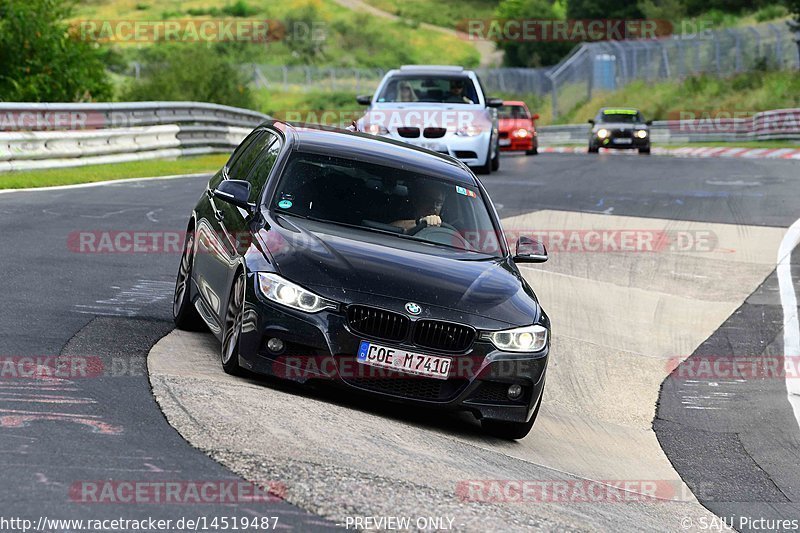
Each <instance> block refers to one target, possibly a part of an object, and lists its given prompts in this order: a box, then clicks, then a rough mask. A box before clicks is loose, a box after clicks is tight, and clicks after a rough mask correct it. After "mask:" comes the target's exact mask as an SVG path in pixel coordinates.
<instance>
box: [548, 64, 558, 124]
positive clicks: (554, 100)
mask: <svg viewBox="0 0 800 533" xmlns="http://www.w3.org/2000/svg"><path fill="white" fill-rule="evenodd" d="M547 78H548V79H549V80H550V95H551V98H550V105H551V107H552V114H553V119H554V120H555V119H556V118H557V117H558V84H556V80H555V78H554V77H551V76H550V73H548V74H547Z"/></svg>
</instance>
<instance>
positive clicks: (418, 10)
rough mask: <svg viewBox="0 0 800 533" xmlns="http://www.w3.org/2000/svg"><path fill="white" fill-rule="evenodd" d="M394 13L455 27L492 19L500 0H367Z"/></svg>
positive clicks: (451, 27) (418, 20)
mask: <svg viewBox="0 0 800 533" xmlns="http://www.w3.org/2000/svg"><path fill="white" fill-rule="evenodd" d="M367 3H369V4H371V5H373V6H375V7H377V8H378V9H382V10H383V11H388V12H389V13H392V14H393V15H397V16H398V17H402V18H404V19H408V20H413V21H415V22H427V23H429V24H433V25H435V26H442V27H445V28H450V29H454V28H456V26H458V25H461V23H463V21H465V20H467V19H481V20H485V19H490V18H492V17H493V14H494V10H495V8H496V7H497V5H498V4H499V3H500V0H437V1H435V2H432V1H431V0H367Z"/></svg>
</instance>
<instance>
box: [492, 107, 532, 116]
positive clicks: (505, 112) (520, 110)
mask: <svg viewBox="0 0 800 533" xmlns="http://www.w3.org/2000/svg"><path fill="white" fill-rule="evenodd" d="M497 116H498V117H499V118H531V116H530V115H529V114H528V110H527V109H525V108H524V107H522V106H521V105H504V106H503V107H501V108H500V109H498V110H497Z"/></svg>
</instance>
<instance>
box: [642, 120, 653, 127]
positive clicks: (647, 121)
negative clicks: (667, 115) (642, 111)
mask: <svg viewBox="0 0 800 533" xmlns="http://www.w3.org/2000/svg"><path fill="white" fill-rule="evenodd" d="M644 123H645V124H647V125H648V126H652V125H653V121H652V120H646V121H645V122H644Z"/></svg>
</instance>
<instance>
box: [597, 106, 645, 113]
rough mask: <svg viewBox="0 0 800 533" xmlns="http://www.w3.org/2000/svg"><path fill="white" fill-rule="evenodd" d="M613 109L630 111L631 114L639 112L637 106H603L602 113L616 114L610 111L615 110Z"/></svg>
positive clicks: (623, 111)
mask: <svg viewBox="0 0 800 533" xmlns="http://www.w3.org/2000/svg"><path fill="white" fill-rule="evenodd" d="M613 111H619V112H621V113H630V114H634V113H639V110H638V109H636V108H635V107H601V108H600V113H609V114H614V113H610V112H613Z"/></svg>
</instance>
